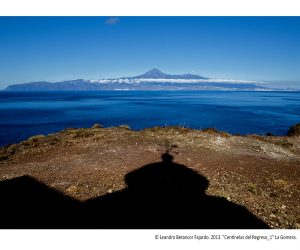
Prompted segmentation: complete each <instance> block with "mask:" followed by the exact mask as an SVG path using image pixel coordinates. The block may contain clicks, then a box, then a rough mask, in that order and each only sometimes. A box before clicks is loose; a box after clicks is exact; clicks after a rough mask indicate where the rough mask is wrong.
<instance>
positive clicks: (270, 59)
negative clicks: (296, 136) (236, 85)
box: [0, 17, 300, 88]
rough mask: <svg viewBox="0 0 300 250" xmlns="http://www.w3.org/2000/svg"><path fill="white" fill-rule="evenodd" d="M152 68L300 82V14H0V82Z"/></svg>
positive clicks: (104, 75) (100, 76)
mask: <svg viewBox="0 0 300 250" xmlns="http://www.w3.org/2000/svg"><path fill="white" fill-rule="evenodd" d="M152 68H158V69H160V70H162V71H163V72H166V73H170V74H182V73H192V74H199V75H202V76H205V77H211V78H222V79H235V80H255V81H270V82H272V84H274V85H278V86H279V85H281V87H296V88H300V17H0V88H4V87H6V86H7V85H9V84H17V83H25V82H31V81H44V80H45V81H60V80H70V79H78V78H83V79H103V78H117V77H126V76H135V75H139V74H142V73H144V72H146V71H148V70H150V69H152Z"/></svg>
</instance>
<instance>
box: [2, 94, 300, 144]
mask: <svg viewBox="0 0 300 250" xmlns="http://www.w3.org/2000/svg"><path fill="white" fill-rule="evenodd" d="M298 122H300V92H223V91H101V92H100V91H97V92H95V91H94V92H84V91H82V92H79V91H78V92H6V91H1V92H0V145H1V146H3V145H7V144H12V143H17V142H20V141H22V140H25V139H27V138H28V137H30V136H32V135H38V134H49V133H54V132H58V131H60V130H62V129H66V128H87V127H91V126H92V125H94V124H95V123H99V124H102V125H103V126H104V127H109V126H118V125H124V124H126V125H129V126H130V127H131V128H132V129H134V130H140V129H143V128H148V127H153V126H166V125H178V126H184V127H189V128H195V129H203V128H207V127H211V128H216V129H218V130H223V131H227V132H229V133H232V134H258V135H265V134H266V133H268V132H269V133H272V134H274V135H285V134H286V132H287V130H288V129H289V127H290V126H292V125H294V124H295V123H298Z"/></svg>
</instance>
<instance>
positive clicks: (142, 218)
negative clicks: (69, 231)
mask: <svg viewBox="0 0 300 250" xmlns="http://www.w3.org/2000/svg"><path fill="white" fill-rule="evenodd" d="M125 182H126V184H127V188H125V189H124V190H121V191H118V192H115V193H112V194H108V195H105V196H102V197H100V198H96V199H94V200H90V201H87V202H86V203H85V209H84V210H85V214H86V215H87V216H88V218H87V220H85V226H84V227H85V228H86V227H89V228H91V227H93V228H136V229H138V228H141V229H151V228H155V229H158V228H160V229H259V228H268V226H267V225H266V224H265V223H264V222H263V221H261V220H260V219H258V218H257V217H256V216H254V215H253V214H252V213H250V212H249V211H248V210H247V209H246V208H245V207H242V206H239V205H237V204H234V203H232V202H230V201H227V200H226V199H225V198H221V197H214V196H208V195H206V194H205V191H206V189H207V188H208V186H209V182H208V180H207V179H206V178H205V177H204V176H202V175H200V174H199V173H197V172H196V171H194V170H192V169H190V168H187V167H186V166H184V165H180V164H177V163H174V162H173V156H171V155H170V154H169V153H164V154H163V155H162V162H158V163H153V164H149V165H145V166H143V167H141V168H139V169H137V170H134V171H132V172H130V173H128V174H127V175H126V177H125Z"/></svg>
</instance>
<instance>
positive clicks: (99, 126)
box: [92, 123, 103, 128]
mask: <svg viewBox="0 0 300 250" xmlns="http://www.w3.org/2000/svg"><path fill="white" fill-rule="evenodd" d="M92 128H103V125H101V124H99V123H96V124H94V125H93V126H92Z"/></svg>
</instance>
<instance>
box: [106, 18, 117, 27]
mask: <svg viewBox="0 0 300 250" xmlns="http://www.w3.org/2000/svg"><path fill="white" fill-rule="evenodd" d="M118 22H120V18H118V17H110V18H107V19H106V20H105V23H106V24H108V25H114V24H117V23H118Z"/></svg>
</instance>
